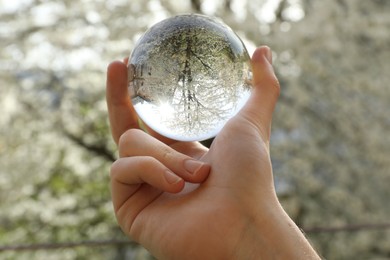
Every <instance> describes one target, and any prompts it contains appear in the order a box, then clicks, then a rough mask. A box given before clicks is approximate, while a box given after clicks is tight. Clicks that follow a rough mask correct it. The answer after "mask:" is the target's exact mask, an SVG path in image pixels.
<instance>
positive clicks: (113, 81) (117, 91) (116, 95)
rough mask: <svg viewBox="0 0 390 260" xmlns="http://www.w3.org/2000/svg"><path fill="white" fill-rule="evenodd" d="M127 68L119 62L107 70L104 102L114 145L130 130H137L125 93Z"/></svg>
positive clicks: (134, 113)
mask: <svg viewBox="0 0 390 260" xmlns="http://www.w3.org/2000/svg"><path fill="white" fill-rule="evenodd" d="M127 81H128V79H127V66H126V64H125V63H123V62H121V61H114V62H112V63H111V64H110V65H109V66H108V68H107V83H106V88H107V91H106V100H107V108H108V115H109V120H110V127H111V134H112V137H113V138H114V141H115V143H117V144H118V141H119V137H120V136H121V135H122V134H123V133H124V132H126V130H128V129H131V128H139V126H138V116H137V113H136V112H135V110H134V107H133V106H132V104H131V101H130V98H129V95H128V92H127Z"/></svg>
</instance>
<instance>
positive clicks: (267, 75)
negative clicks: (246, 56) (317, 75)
mask: <svg viewBox="0 0 390 260" xmlns="http://www.w3.org/2000/svg"><path fill="white" fill-rule="evenodd" d="M251 64H252V72H253V79H252V86H253V89H252V94H251V96H250V98H249V100H248V102H247V103H246V104H245V106H244V107H243V108H242V110H241V111H240V115H241V116H243V117H245V118H246V119H248V120H249V121H250V122H251V123H253V124H254V125H255V126H256V127H257V128H258V130H259V132H260V134H261V135H262V137H263V138H264V140H265V141H269V138H270V132H271V122H272V113H273V111H274V108H275V105H276V101H277V100H278V97H279V93H280V86H279V81H278V79H277V78H276V76H275V73H274V69H273V67H272V52H271V49H270V48H269V47H267V46H262V47H259V48H257V49H256V50H255V52H254V53H253V55H252V60H251Z"/></svg>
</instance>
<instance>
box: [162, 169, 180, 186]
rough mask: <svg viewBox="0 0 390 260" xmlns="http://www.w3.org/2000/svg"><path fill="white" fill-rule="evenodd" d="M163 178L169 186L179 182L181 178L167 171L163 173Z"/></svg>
mask: <svg viewBox="0 0 390 260" xmlns="http://www.w3.org/2000/svg"><path fill="white" fill-rule="evenodd" d="M164 177H165V179H166V180H167V182H168V183H169V184H176V183H178V182H179V181H181V178H180V177H179V176H177V175H176V174H174V173H173V172H171V171H169V170H166V171H165V172H164Z"/></svg>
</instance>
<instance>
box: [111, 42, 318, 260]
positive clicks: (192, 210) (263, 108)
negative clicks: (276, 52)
mask: <svg viewBox="0 0 390 260" xmlns="http://www.w3.org/2000/svg"><path fill="white" fill-rule="evenodd" d="M125 63H126V61H125V62H119V61H116V62H113V63H111V64H110V65H109V67H108V72H107V104H108V112H109V118H110V125H111V130H112V135H113V138H114V140H115V142H116V143H117V144H118V148H119V157H120V158H119V159H118V160H117V161H116V162H114V163H113V165H112V168H111V174H110V176H111V192H112V200H113V205H114V210H115V215H116V218H117V220H118V223H119V225H120V227H121V228H122V230H123V231H124V232H125V233H126V234H127V235H128V236H129V237H130V238H131V239H132V240H134V241H136V242H138V243H140V244H141V245H143V246H144V247H145V248H146V249H148V250H149V251H150V252H151V253H152V254H153V255H154V256H155V257H157V258H158V259H319V257H318V255H317V254H316V253H315V251H314V250H313V248H312V247H311V246H310V244H309V242H308V241H307V240H306V238H305V237H304V235H303V234H302V232H301V231H300V230H299V228H298V227H297V226H296V225H295V223H294V222H293V221H292V220H291V219H290V218H289V216H288V215H287V214H286V213H285V211H284V210H283V208H282V207H281V205H280V203H279V201H278V198H277V196H276V192H275V189H274V183H273V175H272V165H271V160H270V150H269V141H270V132H271V121H272V113H273V111H274V108H275V104H276V102H277V99H278V96H279V91H280V88H279V82H278V80H277V78H276V76H275V74H274V70H273V67H272V57H271V51H270V49H269V48H268V47H265V46H263V47H260V48H258V49H256V51H255V52H254V54H253V56H252V60H251V63H252V71H253V81H252V84H253V91H252V94H251V97H250V99H249V100H248V102H247V103H246V105H245V106H244V107H243V108H242V109H241V111H240V112H239V113H238V114H237V115H236V116H235V117H234V118H232V119H231V120H229V121H228V123H227V124H226V125H225V127H224V128H223V129H222V130H221V132H220V133H219V134H218V136H217V137H216V138H215V140H214V142H213V144H212V146H211V147H210V149H209V150H208V149H206V148H205V147H203V146H202V145H201V144H199V143H197V142H177V141H175V140H170V139H167V138H165V137H163V136H160V135H158V134H157V133H155V132H153V131H152V130H151V129H149V130H148V134H147V133H145V132H144V131H142V130H140V126H139V125H138V118H137V114H136V113H135V110H134V108H133V106H132V104H131V101H130V99H129V98H128V94H127V67H126V64H125Z"/></svg>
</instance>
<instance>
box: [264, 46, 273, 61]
mask: <svg viewBox="0 0 390 260" xmlns="http://www.w3.org/2000/svg"><path fill="white" fill-rule="evenodd" d="M265 49H266V52H265V58H266V59H267V60H268V62H269V63H271V64H272V51H271V49H270V48H269V47H266V48H265Z"/></svg>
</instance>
